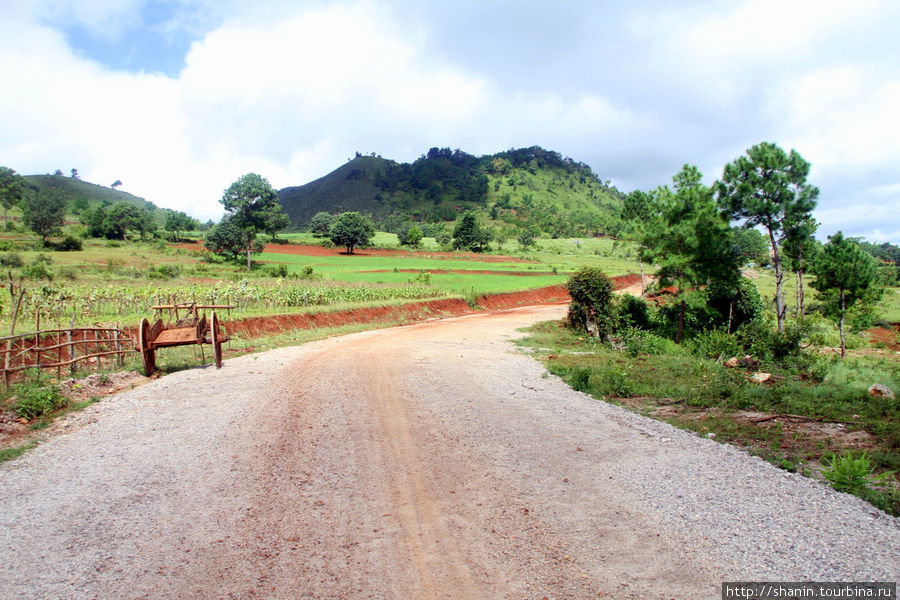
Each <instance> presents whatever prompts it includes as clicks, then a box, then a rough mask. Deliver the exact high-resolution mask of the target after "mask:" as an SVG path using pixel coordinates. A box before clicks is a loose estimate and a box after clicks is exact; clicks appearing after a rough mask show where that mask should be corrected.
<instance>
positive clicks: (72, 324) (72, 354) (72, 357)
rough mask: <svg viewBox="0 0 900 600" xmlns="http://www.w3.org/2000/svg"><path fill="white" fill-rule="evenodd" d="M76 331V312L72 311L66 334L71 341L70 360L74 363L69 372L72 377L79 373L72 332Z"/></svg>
mask: <svg viewBox="0 0 900 600" xmlns="http://www.w3.org/2000/svg"><path fill="white" fill-rule="evenodd" d="M73 329H75V311H74V310H73V311H72V321H71V322H70V323H69V331H67V332H66V337H67V338H68V341H69V360H71V361H72V364H71V365H69V372H70V373H71V374H72V377H75V373H76V372H77V371H78V361H77V360H76V359H75V352H76V350H75V344H73V343H72V330H73Z"/></svg>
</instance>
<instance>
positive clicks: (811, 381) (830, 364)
mask: <svg viewBox="0 0 900 600" xmlns="http://www.w3.org/2000/svg"><path fill="white" fill-rule="evenodd" d="M521 343H523V344H524V345H527V346H529V347H531V348H533V349H534V350H533V351H534V352H536V353H537V354H538V357H539V358H540V359H541V360H542V361H543V362H544V363H545V364H546V365H547V369H548V370H549V371H550V372H551V373H553V374H555V375H558V376H559V377H561V378H562V379H563V380H565V381H567V382H568V383H569V384H570V385H571V386H572V387H573V388H575V389H578V390H581V391H584V392H587V393H589V394H591V395H593V396H595V397H596V398H600V399H605V400H609V401H612V402H615V403H619V404H623V405H626V406H628V407H630V408H632V409H634V410H637V411H638V412H641V413H643V414H647V415H649V416H654V417H656V418H662V419H664V420H667V421H669V422H672V423H673V424H676V425H678V426H680V427H684V428H687V429H691V430H693V431H696V432H698V433H700V434H706V433H715V434H716V439H718V440H720V441H726V442H733V443H736V444H738V445H741V446H744V447H746V448H748V449H750V450H751V451H753V452H756V453H757V454H759V455H760V456H763V457H764V458H766V459H768V460H771V461H772V462H773V463H775V464H777V465H779V466H791V468H792V469H793V468H795V467H797V468H799V465H802V464H804V463H807V462H809V461H816V460H819V459H821V458H822V457H824V456H827V455H828V453H835V452H842V451H844V450H847V449H852V447H845V446H842V445H841V442H840V441H839V439H838V438H836V437H833V436H826V437H825V438H821V439H820V438H817V437H815V435H813V433H811V432H808V431H804V430H802V429H800V430H796V429H795V428H793V426H792V427H782V426H781V424H779V423H776V422H768V421H766V422H765V423H767V425H765V426H760V425H759V424H757V423H754V422H751V421H749V420H748V419H747V418H743V417H741V418H736V417H735V415H740V414H742V412H744V411H750V412H755V413H765V414H773V415H776V414H790V415H800V416H802V417H806V418H808V419H809V420H811V421H813V422H825V423H840V424H843V425H842V427H843V428H844V430H845V431H847V432H853V431H863V432H865V433H866V434H867V435H868V436H869V437H868V438H867V439H869V440H870V441H871V443H872V444H873V448H872V450H871V456H872V460H873V463H874V464H875V465H876V466H877V467H878V468H879V469H881V470H884V469H889V470H896V469H897V466H898V464H900V452H898V450H900V418H898V417H900V403H898V402H897V400H888V399H877V398H870V397H869V396H868V394H867V388H868V387H869V386H870V385H871V384H872V383H883V384H885V385H887V386H889V387H891V388H892V389H895V390H896V389H898V384H900V380H898V377H897V373H898V372H900V356H897V355H896V354H894V355H875V356H866V355H863V356H854V357H852V358H848V359H847V360H845V361H843V362H841V361H840V360H839V359H838V358H837V357H834V356H828V357H820V358H818V359H815V358H813V359H812V362H813V364H814V367H815V370H816V371H817V372H819V373H820V374H821V375H820V379H817V378H816V377H810V376H808V374H807V373H802V372H798V371H794V370H788V369H785V368H781V367H778V366H776V365H763V366H762V368H763V369H764V370H766V371H769V372H771V373H773V374H775V375H776V377H777V379H776V380H775V381H774V383H771V384H766V385H758V384H755V383H752V382H750V381H749V378H748V373H747V372H746V371H744V370H742V369H727V368H725V367H724V366H723V365H722V364H720V363H718V362H716V361H713V360H708V359H704V358H698V357H696V356H693V355H690V354H688V352H687V351H686V350H685V349H684V348H681V347H677V346H676V347H674V348H673V347H671V346H667V345H665V344H663V345H660V351H659V353H653V354H645V353H638V354H637V355H636V356H629V354H628V353H625V352H622V351H618V350H613V349H612V348H610V347H608V346H606V345H605V344H602V343H600V342H598V341H597V340H596V339H595V338H589V337H586V336H584V335H578V334H576V333H575V332H573V331H571V330H570V329H568V328H566V327H564V326H563V325H562V324H561V323H560V322H547V323H541V324H538V325H536V326H534V327H533V328H531V329H530V335H529V337H528V338H526V339H525V340H523V341H522V342H521ZM661 408H664V410H663V411H662V412H661V413H660V409H661ZM660 415H663V416H660ZM798 431H799V433H798ZM840 439H843V438H840Z"/></svg>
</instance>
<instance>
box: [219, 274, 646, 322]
mask: <svg viewBox="0 0 900 600" xmlns="http://www.w3.org/2000/svg"><path fill="white" fill-rule="evenodd" d="M611 279H612V282H613V287H614V288H615V289H616V290H623V291H626V292H628V291H630V290H631V289H632V288H634V287H635V286H637V288H636V289H637V290H638V293H640V292H639V290H640V281H641V276H640V275H637V274H635V273H629V274H627V275H619V276H616V277H611ZM570 300H571V298H570V297H569V292H568V290H567V289H566V286H564V285H555V286H550V287H545V288H538V289H535V290H526V291H522V292H508V293H504V294H490V295H486V296H480V297H479V298H478V309H483V310H498V309H503V308H514V307H517V306H528V305H537V304H559V303H565V302H569V301H570ZM475 310H476V309H474V308H472V307H471V306H469V305H468V304H467V303H466V301H465V300H463V299H461V298H449V299H439V300H423V301H421V302H409V303H406V304H401V305H396V306H378V307H371V308H351V309H347V310H336V311H330V312H319V313H304V314H295V315H276V316H268V317H249V318H246V319H239V320H235V321H228V323H227V324H226V326H227V330H228V333H230V334H234V333H237V334H240V335H241V336H242V337H246V338H253V337H259V336H263V335H270V334H273V333H280V332H283V331H289V330H291V329H317V328H319V327H341V326H343V325H349V324H351V323H414V322H417V321H424V320H427V319H436V318H443V317H458V316H461V315H466V314H469V313H473V312H475Z"/></svg>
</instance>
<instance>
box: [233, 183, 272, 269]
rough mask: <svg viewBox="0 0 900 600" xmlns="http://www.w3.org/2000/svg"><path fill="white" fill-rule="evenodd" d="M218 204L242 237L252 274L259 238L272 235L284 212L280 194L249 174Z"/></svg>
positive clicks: (248, 267)
mask: <svg viewBox="0 0 900 600" xmlns="http://www.w3.org/2000/svg"><path fill="white" fill-rule="evenodd" d="M219 202H221V203H222V205H223V206H224V207H225V211H226V212H227V213H228V219H229V221H230V223H231V225H232V226H234V227H237V228H239V229H240V230H241V231H242V233H243V238H244V249H245V251H246V253H247V270H248V271H249V270H250V255H251V254H252V253H253V247H254V242H255V240H256V234H257V233H260V232H264V231H265V232H268V233H271V230H272V224H273V222H276V221H278V220H279V219H280V217H279V216H278V215H280V214H281V212H282V211H281V204H279V203H278V192H276V191H275V189H274V188H273V187H272V186H271V184H269V181H268V180H267V179H266V178H265V177H262V176H260V175H257V174H256V173H248V174H247V175H244V176H243V177H241V178H240V179H238V180H237V181H235V182H234V183H232V184H231V186H230V187H229V188H228V189H227V190H225V192H224V193H223V194H222V199H221V200H219Z"/></svg>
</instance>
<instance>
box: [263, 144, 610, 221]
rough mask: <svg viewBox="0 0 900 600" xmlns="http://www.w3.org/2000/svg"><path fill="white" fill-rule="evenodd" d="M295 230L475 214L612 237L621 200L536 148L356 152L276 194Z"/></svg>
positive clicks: (581, 169)
mask: <svg viewBox="0 0 900 600" xmlns="http://www.w3.org/2000/svg"><path fill="white" fill-rule="evenodd" d="M279 196H280V200H281V204H282V206H283V208H284V210H285V212H286V213H287V214H288V215H289V216H290V217H291V224H292V227H293V228H295V229H301V228H303V227H305V226H306V225H307V224H308V223H309V220H310V219H311V218H312V217H313V216H314V215H315V214H316V213H317V212H320V211H324V212H329V213H333V214H334V213H340V212H344V211H349V210H355V211H360V212H363V213H366V214H368V215H370V216H371V217H372V218H373V219H374V220H375V221H376V222H378V223H381V224H383V225H389V224H390V223H393V222H397V221H402V220H405V219H409V220H412V221H415V222H418V223H440V222H446V221H453V220H455V219H456V218H457V217H458V216H459V214H460V213H461V212H463V211H465V210H477V211H479V212H481V213H482V214H483V218H484V219H485V220H488V219H489V220H490V221H491V225H492V226H494V227H496V228H499V229H507V230H510V231H515V230H518V229H520V228H522V227H525V226H535V227H537V228H538V229H539V230H541V231H543V232H544V233H546V234H548V235H551V236H573V235H597V234H614V233H616V232H617V231H618V230H619V228H620V220H619V211H620V208H621V205H622V198H623V195H622V194H621V193H620V192H619V191H618V190H616V189H615V188H614V187H611V186H610V185H608V183H604V182H602V181H600V179H599V178H598V177H597V176H596V175H595V174H594V173H593V172H592V171H591V169H590V167H588V166H587V165H584V164H581V163H576V162H575V161H573V160H572V159H569V158H563V157H562V156H561V155H560V154H559V153H556V152H552V151H548V150H544V149H543V148H540V147H537V146H534V147H531V148H522V149H517V150H509V151H506V152H500V153H497V154H493V155H489V156H482V157H475V156H472V155H470V154H466V153H465V152H462V151H460V150H452V151H451V150H450V149H449V148H442V149H441V148H432V149H431V150H429V151H428V153H427V154H426V155H423V156H421V157H420V158H419V159H417V160H416V161H414V162H413V163H397V162H395V161H392V160H387V159H384V158H381V157H376V156H363V155H357V156H356V157H355V158H354V159H353V160H351V161H349V162H348V163H347V164H345V165H343V166H341V167H339V168H338V169H336V170H334V171H333V172H331V173H329V174H328V175H326V176H325V177H322V178H320V179H317V180H315V181H313V182H311V183H308V184H306V185H303V186H299V187H289V188H285V189H282V190H281V191H280V192H279Z"/></svg>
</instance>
